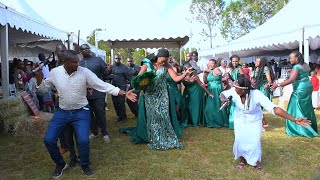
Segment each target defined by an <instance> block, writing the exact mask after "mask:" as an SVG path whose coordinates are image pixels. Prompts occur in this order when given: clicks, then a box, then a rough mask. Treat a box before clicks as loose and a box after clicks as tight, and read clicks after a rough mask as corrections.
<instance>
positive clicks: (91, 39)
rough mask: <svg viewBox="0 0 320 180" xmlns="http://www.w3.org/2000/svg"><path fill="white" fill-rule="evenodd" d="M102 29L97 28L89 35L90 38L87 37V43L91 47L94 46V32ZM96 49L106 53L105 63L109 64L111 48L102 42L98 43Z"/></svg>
mask: <svg viewBox="0 0 320 180" xmlns="http://www.w3.org/2000/svg"><path fill="white" fill-rule="evenodd" d="M101 30H102V29H100V28H97V29H95V30H93V31H92V32H91V34H90V36H88V37H87V42H88V43H90V44H91V45H95V37H94V35H95V31H101ZM98 47H99V49H101V50H104V51H106V53H107V54H106V55H107V61H108V62H109V63H110V54H111V48H110V47H109V46H107V43H106V42H104V41H99V42H98Z"/></svg>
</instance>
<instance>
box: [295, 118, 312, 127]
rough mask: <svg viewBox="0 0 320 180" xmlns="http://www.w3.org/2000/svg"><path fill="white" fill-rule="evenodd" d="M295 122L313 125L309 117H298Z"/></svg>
mask: <svg viewBox="0 0 320 180" xmlns="http://www.w3.org/2000/svg"><path fill="white" fill-rule="evenodd" d="M295 123H297V124H299V125H300V126H303V127H307V126H310V125H311V121H310V120H308V119H307V118H304V117H303V118H296V120H295Z"/></svg>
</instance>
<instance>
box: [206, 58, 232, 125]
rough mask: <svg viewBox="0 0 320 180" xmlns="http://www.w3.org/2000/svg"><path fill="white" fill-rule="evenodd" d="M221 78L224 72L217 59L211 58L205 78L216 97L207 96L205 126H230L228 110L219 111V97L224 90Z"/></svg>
mask: <svg viewBox="0 0 320 180" xmlns="http://www.w3.org/2000/svg"><path fill="white" fill-rule="evenodd" d="M208 71H209V72H208ZM221 79H222V73H221V71H220V70H219V68H218V67H216V60H214V59H211V60H209V63H208V69H206V70H205V75H204V77H203V80H204V83H205V84H208V86H207V88H208V90H209V91H210V93H211V94H213V95H214V98H211V97H207V98H206V101H205V102H206V103H205V108H204V126H206V127H213V128H220V127H226V128H228V127H229V118H228V115H227V110H226V109H223V110H222V111H220V112H219V107H220V104H221V101H220V98H218V97H219V96H220V93H221V92H222V91H223V87H222V82H221Z"/></svg>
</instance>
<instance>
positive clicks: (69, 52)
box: [62, 50, 78, 61]
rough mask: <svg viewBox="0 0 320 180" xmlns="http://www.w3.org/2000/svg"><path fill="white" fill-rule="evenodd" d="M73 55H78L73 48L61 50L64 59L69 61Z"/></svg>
mask: <svg viewBox="0 0 320 180" xmlns="http://www.w3.org/2000/svg"><path fill="white" fill-rule="evenodd" d="M74 56H77V57H78V54H77V52H75V51H74V50H65V51H63V52H62V59H63V60H64V61H69V60H71V59H72V58H73V57H74Z"/></svg>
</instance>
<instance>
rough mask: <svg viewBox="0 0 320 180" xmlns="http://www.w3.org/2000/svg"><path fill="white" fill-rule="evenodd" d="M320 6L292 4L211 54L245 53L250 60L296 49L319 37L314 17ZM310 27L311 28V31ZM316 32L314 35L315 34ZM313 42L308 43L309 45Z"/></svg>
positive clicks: (313, 0)
mask: <svg viewBox="0 0 320 180" xmlns="http://www.w3.org/2000/svg"><path fill="white" fill-rule="evenodd" d="M319 6H320V1H319V0H308V2H306V1H303V0H291V1H289V3H288V4H287V5H286V6H285V7H283V8H282V9H281V10H280V11H279V12H278V13H277V14H275V15H274V16H273V17H272V18H270V19H269V20H268V21H266V22H265V23H264V24H262V25H261V26H259V27H257V28H256V29H254V30H253V31H251V32H250V33H248V34H246V35H244V36H242V37H240V38H238V39H236V40H234V41H231V42H230V43H229V44H228V45H225V46H221V47H218V48H216V49H214V50H213V52H214V53H215V54H222V53H226V52H236V53H237V51H246V53H244V54H245V55H246V56H250V55H252V54H253V53H256V51H274V50H285V49H296V48H297V47H299V41H303V31H304V28H305V27H309V28H308V30H307V31H305V37H307V38H309V37H310V38H315V37H316V36H319V34H320V31H318V30H320V26H319V24H320V23H319V19H320V14H319V13H315V12H317V11H318V7H319ZM311 27H312V28H311ZM315 28H317V29H316V31H315V30H314V29H315ZM310 43H312V41H310V42H309V44H310ZM310 46H311V48H312V49H317V48H319V47H320V43H317V44H316V45H315V44H310Z"/></svg>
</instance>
